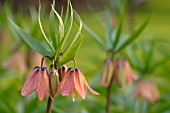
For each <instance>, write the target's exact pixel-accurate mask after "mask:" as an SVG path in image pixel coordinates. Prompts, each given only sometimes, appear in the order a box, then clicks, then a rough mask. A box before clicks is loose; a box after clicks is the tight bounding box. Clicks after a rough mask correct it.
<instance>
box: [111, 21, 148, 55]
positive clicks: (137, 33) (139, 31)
mask: <svg viewBox="0 0 170 113" xmlns="http://www.w3.org/2000/svg"><path fill="white" fill-rule="evenodd" d="M149 19H150V18H147V20H146V21H145V22H144V23H143V24H142V25H141V26H140V27H139V29H138V30H136V31H134V32H133V33H132V34H131V35H130V37H129V38H128V39H127V40H126V41H125V42H124V43H123V44H122V45H121V46H120V47H119V48H118V49H116V50H115V51H114V52H115V53H117V52H119V51H120V50H122V49H123V48H125V47H126V46H127V45H129V44H130V43H131V42H132V41H134V40H135V39H136V38H137V37H138V36H139V35H140V33H141V32H142V31H143V30H144V29H145V27H146V26H147V24H148V22H149Z"/></svg>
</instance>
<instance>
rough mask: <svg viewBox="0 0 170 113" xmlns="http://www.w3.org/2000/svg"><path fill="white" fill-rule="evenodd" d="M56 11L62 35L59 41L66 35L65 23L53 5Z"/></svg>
mask: <svg viewBox="0 0 170 113" xmlns="http://www.w3.org/2000/svg"><path fill="white" fill-rule="evenodd" d="M51 7H52V9H53V11H54V13H55V14H56V16H57V18H58V20H59V23H60V25H59V33H60V37H59V38H58V42H60V39H62V38H63V37H64V24H63V20H62V18H61V17H60V15H59V14H58V13H57V11H56V10H55V9H54V7H53V6H52V5H51Z"/></svg>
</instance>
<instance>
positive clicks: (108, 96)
mask: <svg viewBox="0 0 170 113" xmlns="http://www.w3.org/2000/svg"><path fill="white" fill-rule="evenodd" d="M111 89H112V80H111V82H110V84H109V86H108V88H107V97H106V98H107V103H106V113H110V103H111Z"/></svg>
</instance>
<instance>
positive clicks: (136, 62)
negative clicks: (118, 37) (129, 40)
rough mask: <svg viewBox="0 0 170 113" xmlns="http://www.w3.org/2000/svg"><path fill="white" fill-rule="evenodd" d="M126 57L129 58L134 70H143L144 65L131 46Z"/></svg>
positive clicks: (127, 49)
mask: <svg viewBox="0 0 170 113" xmlns="http://www.w3.org/2000/svg"><path fill="white" fill-rule="evenodd" d="M126 56H127V57H128V59H129V61H130V63H131V65H132V66H133V68H136V69H138V70H142V64H141V63H140V61H139V58H138V56H137V55H136V54H135V51H134V50H133V49H132V47H131V46H130V47H127V48H126Z"/></svg>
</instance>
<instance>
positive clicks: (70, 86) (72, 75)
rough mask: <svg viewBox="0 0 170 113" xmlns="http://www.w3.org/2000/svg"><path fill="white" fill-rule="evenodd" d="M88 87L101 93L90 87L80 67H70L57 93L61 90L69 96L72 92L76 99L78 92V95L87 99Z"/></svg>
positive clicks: (91, 90)
mask: <svg viewBox="0 0 170 113" xmlns="http://www.w3.org/2000/svg"><path fill="white" fill-rule="evenodd" d="M87 88H88V89H89V91H90V92H91V93H92V94H95V95H99V93H97V92H96V91H94V90H93V89H91V88H90V86H89V85H88V83H87V81H86V79H85V77H84V75H83V73H82V72H81V71H80V70H79V69H77V68H76V69H73V68H69V69H68V71H67V73H66V74H65V76H64V78H63V79H62V81H61V83H60V85H59V87H58V90H57V92H56V95H57V94H58V92H61V95H62V96H68V95H69V94H70V95H71V96H72V99H73V101H74V94H76V97H78V94H79V95H80V96H81V97H82V98H83V99H85V97H86V89H87Z"/></svg>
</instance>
